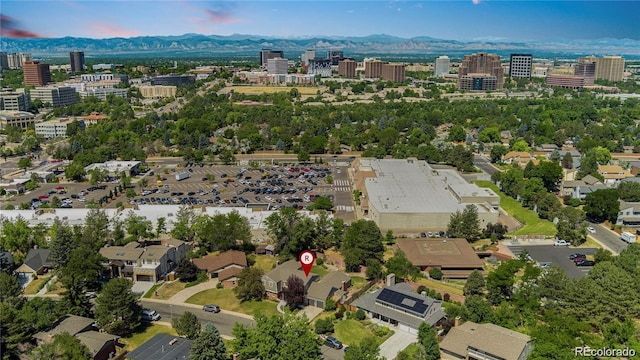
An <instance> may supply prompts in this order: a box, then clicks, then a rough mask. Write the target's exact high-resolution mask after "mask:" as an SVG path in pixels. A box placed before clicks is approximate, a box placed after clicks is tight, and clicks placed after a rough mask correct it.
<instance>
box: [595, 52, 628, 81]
mask: <svg viewBox="0 0 640 360" xmlns="http://www.w3.org/2000/svg"><path fill="white" fill-rule="evenodd" d="M623 77H624V58H623V57H621V56H604V57H601V58H598V59H596V79H602V80H609V81H622V79H623Z"/></svg>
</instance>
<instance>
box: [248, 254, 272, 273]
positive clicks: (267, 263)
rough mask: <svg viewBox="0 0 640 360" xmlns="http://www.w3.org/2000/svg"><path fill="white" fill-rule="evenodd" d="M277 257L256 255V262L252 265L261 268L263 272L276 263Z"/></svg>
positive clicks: (270, 268)
mask: <svg viewBox="0 0 640 360" xmlns="http://www.w3.org/2000/svg"><path fill="white" fill-rule="evenodd" d="M277 261H278V258H276V257H275V256H270V255H258V256H256V263H255V264H254V265H253V266H255V267H257V268H259V269H261V270H262V271H263V272H264V273H265V274H266V273H268V272H269V271H271V270H273V265H275V264H276V262H277Z"/></svg>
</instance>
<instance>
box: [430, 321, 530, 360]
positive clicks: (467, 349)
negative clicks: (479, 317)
mask: <svg viewBox="0 0 640 360" xmlns="http://www.w3.org/2000/svg"><path fill="white" fill-rule="evenodd" d="M532 350H533V342H532V339H531V338H530V337H529V336H527V335H524V334H521V333H519V332H516V331H513V330H509V329H507V328H503V327H502V326H498V325H494V324H476V323H473V322H470V321H467V322H465V323H464V324H462V325H460V326H456V327H453V328H452V329H451V330H450V331H449V333H448V334H447V336H446V337H445V339H444V340H443V341H442V342H441V343H440V352H441V358H442V359H444V360H460V359H502V360H525V359H526V358H527V356H529V354H530V353H531V351H532Z"/></svg>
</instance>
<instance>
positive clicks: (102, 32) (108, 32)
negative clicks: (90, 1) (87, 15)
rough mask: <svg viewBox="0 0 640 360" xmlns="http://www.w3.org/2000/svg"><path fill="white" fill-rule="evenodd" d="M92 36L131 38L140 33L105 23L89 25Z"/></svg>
mask: <svg viewBox="0 0 640 360" xmlns="http://www.w3.org/2000/svg"><path fill="white" fill-rule="evenodd" d="M91 29H92V30H93V34H94V36H99V37H102V38H109V37H125V38H126V37H132V36H137V35H139V34H140V33H139V32H138V31H137V30H133V29H125V28H123V27H120V26H117V25H110V24H105V23H95V24H92V25H91Z"/></svg>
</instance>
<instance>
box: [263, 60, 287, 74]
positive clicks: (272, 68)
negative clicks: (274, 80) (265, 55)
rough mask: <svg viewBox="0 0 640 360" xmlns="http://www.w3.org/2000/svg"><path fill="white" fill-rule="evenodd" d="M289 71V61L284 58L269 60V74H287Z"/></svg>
mask: <svg viewBox="0 0 640 360" xmlns="http://www.w3.org/2000/svg"><path fill="white" fill-rule="evenodd" d="M288 70H289V60H287V59H283V58H279V57H277V58H273V59H269V60H267V73H268V74H286V73H287V72H288Z"/></svg>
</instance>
